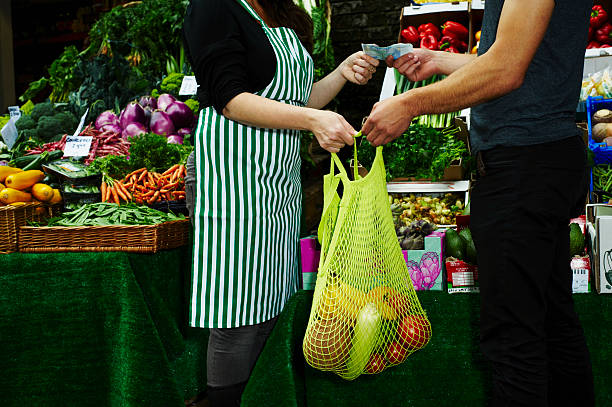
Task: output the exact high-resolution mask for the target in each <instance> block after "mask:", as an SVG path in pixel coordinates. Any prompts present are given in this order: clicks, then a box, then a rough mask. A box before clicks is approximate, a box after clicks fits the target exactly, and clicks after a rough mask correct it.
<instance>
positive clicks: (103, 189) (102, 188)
mask: <svg viewBox="0 0 612 407" xmlns="http://www.w3.org/2000/svg"><path fill="white" fill-rule="evenodd" d="M100 196H101V197H102V202H106V182H104V181H102V184H100Z"/></svg>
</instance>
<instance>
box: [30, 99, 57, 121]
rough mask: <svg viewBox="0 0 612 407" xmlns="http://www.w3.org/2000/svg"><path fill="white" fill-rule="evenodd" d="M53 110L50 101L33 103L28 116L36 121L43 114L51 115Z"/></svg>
mask: <svg viewBox="0 0 612 407" xmlns="http://www.w3.org/2000/svg"><path fill="white" fill-rule="evenodd" d="M54 113H55V110H53V103H51V102H43V103H38V104H37V105H34V107H33V108H32V113H30V117H31V118H32V120H34V121H36V122H38V121H39V120H40V118H41V117H43V116H53V114H54Z"/></svg>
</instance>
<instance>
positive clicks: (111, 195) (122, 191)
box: [100, 177, 132, 204]
mask: <svg viewBox="0 0 612 407" xmlns="http://www.w3.org/2000/svg"><path fill="white" fill-rule="evenodd" d="M100 194H101V196H102V202H114V203H116V204H120V202H121V200H123V201H125V202H130V201H131V200H132V194H131V193H130V191H128V189H127V187H126V186H125V185H124V184H123V183H122V182H121V181H117V180H115V179H112V178H110V177H102V184H100Z"/></svg>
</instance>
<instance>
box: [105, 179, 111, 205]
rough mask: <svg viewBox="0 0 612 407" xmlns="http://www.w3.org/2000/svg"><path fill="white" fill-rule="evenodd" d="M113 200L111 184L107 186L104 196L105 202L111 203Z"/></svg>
mask: <svg viewBox="0 0 612 407" xmlns="http://www.w3.org/2000/svg"><path fill="white" fill-rule="evenodd" d="M110 198H111V184H110V183H109V184H108V185H107V186H106V195H104V202H109V201H110Z"/></svg>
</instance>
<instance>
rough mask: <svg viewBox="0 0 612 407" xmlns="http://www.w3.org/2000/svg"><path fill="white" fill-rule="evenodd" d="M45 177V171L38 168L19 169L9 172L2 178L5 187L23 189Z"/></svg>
mask: <svg viewBox="0 0 612 407" xmlns="http://www.w3.org/2000/svg"><path fill="white" fill-rule="evenodd" d="M43 178H45V173H44V172H42V171H39V170H29V171H21V172H17V173H15V174H11V175H9V176H8V177H6V179H5V180H4V184H5V185H6V187H7V188H14V189H19V190H24V189H26V188H30V187H31V186H32V185H34V184H36V183H37V182H40V181H42V180H43Z"/></svg>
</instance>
